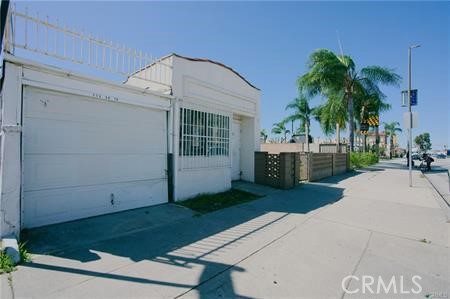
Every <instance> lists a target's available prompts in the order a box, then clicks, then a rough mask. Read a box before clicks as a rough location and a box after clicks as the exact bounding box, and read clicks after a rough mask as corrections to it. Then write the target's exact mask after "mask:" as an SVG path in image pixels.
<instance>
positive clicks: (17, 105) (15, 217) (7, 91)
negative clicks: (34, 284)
mask: <svg viewBox="0 0 450 299" xmlns="http://www.w3.org/2000/svg"><path fill="white" fill-rule="evenodd" d="M3 87H4V88H3V90H2V110H1V115H2V116H1V120H2V123H1V149H0V150H1V152H0V159H1V160H0V190H1V191H0V237H5V236H14V237H18V236H19V232H20V189H21V147H20V139H21V129H22V120H21V119H22V101H21V99H22V67H20V66H16V65H13V64H10V63H6V66H5V78H4V82H3Z"/></svg>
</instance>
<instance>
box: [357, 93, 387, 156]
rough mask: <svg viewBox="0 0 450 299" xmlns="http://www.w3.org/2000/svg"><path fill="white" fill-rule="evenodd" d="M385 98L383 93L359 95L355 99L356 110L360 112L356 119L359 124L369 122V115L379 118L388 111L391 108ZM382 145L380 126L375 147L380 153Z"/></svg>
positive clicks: (376, 131)
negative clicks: (380, 145)
mask: <svg viewBox="0 0 450 299" xmlns="http://www.w3.org/2000/svg"><path fill="white" fill-rule="evenodd" d="M384 99H385V96H384V94H382V93H374V94H367V93H363V94H358V95H357V96H356V97H355V110H356V111H359V113H358V114H356V115H355V118H356V120H357V121H359V123H362V122H363V121H364V120H367V119H368V117H369V115H377V116H379V115H380V113H381V112H384V111H387V110H389V109H390V108H391V105H390V104H389V103H386V102H385V101H384ZM363 140H364V142H363V143H364V151H366V135H364V138H363ZM379 144H380V138H379V130H378V126H376V127H375V145H376V151H377V153H378V147H379Z"/></svg>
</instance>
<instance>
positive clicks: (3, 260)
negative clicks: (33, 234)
mask: <svg viewBox="0 0 450 299" xmlns="http://www.w3.org/2000/svg"><path fill="white" fill-rule="evenodd" d="M25 245H26V242H25V243H19V255H20V261H19V264H21V263H27V262H30V261H31V254H30V253H29V252H28V251H27V249H26V248H25ZM15 266H16V265H15V264H14V262H13V260H12V259H11V257H10V256H9V255H7V254H6V252H5V251H4V250H0V274H2V273H10V272H12V271H14V270H15V269H16V267H15Z"/></svg>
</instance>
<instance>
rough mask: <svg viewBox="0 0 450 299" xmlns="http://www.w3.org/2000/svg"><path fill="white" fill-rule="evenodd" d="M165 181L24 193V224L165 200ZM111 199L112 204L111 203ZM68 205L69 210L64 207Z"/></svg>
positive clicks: (28, 224) (73, 217)
mask: <svg viewBox="0 0 450 299" xmlns="http://www.w3.org/2000/svg"><path fill="white" fill-rule="evenodd" d="M166 192H167V184H166V182H165V181H144V182H131V183H120V184H114V185H104V186H88V187H79V188H67V189H62V190H50V191H47V190H45V191H32V192H25V196H26V197H27V199H28V200H27V201H26V205H25V207H24V208H25V209H26V211H27V213H28V214H29V215H28V216H29V217H27V218H26V222H25V223H24V225H25V226H26V227H35V226H41V225H46V224H49V223H58V222H63V221H70V220H75V219H79V218H85V217H91V216H95V215H99V214H103V213H105V211H108V213H112V212H119V211H123V210H127V209H134V208H139V207H142V206H143V204H144V205H145V206H149V205H154V204H160V203H164V202H166V201H167V197H166V194H167V193H166ZM111 194H113V196H111ZM111 199H114V204H111ZM68 206H70V207H71V208H70V209H67V207H68Z"/></svg>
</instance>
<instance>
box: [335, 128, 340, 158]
mask: <svg viewBox="0 0 450 299" xmlns="http://www.w3.org/2000/svg"><path fill="white" fill-rule="evenodd" d="M340 152H341V129H340V127H339V123H336V153H340Z"/></svg>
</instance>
